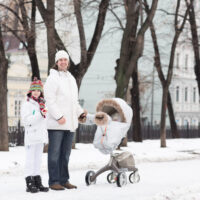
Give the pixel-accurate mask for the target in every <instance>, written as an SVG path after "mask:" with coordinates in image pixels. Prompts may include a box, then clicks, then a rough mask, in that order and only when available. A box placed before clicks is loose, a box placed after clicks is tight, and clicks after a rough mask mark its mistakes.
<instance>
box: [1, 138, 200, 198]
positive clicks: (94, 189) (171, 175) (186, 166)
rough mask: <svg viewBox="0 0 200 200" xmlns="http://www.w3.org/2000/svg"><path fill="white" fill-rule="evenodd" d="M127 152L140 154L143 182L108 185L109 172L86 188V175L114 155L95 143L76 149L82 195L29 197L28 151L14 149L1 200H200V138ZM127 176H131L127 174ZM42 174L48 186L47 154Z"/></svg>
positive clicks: (7, 156)
mask: <svg viewBox="0 0 200 200" xmlns="http://www.w3.org/2000/svg"><path fill="white" fill-rule="evenodd" d="M121 151H129V152H132V153H133V155H134V159H135V163H136V167H137V168H138V169H139V174H140V177H141V180H140V182H139V183H136V184H131V183H127V185H125V186H123V187H121V188H119V187H117V186H116V184H109V183H108V182H107V180H106V176H107V174H108V172H105V173H103V174H101V175H100V176H98V177H97V183H96V184H95V185H91V186H86V184H85V174H86V172H87V171H89V170H94V171H97V170H98V169H100V168H101V167H102V166H104V165H106V164H107V162H108V160H109V155H104V154H102V153H100V152H99V151H98V150H97V149H95V148H94V147H93V145H92V144H80V143H78V144H76V149H73V150H72V153H71V157H70V165H69V168H70V175H71V182H72V183H74V184H76V185H78V189H77V190H65V191H52V190H50V191H49V192H48V193H41V192H40V193H37V194H30V193H26V192H25V181H24V158H25V152H24V147H10V151H9V152H0V160H1V164H0V177H1V178H0V199H1V200H15V199H19V200H27V199H29V200H34V199H43V200H47V199H48V200H49V199H54V200H61V199H64V198H67V199H70V200H73V199H74V200H75V199H81V200H84V199H85V200H86V199H87V200H90V199H92V200H98V199H99V200H100V199H101V200H102V199H104V200H106V199H107V200H110V199H115V198H117V199H119V198H120V199H125V200H129V199H135V200H199V199H200V183H199V180H200V173H199V166H200V159H199V158H200V139H170V140H167V147H166V148H160V141H159V140H145V141H143V142H142V143H135V142H129V143H128V147H123V148H121V150H120V151H119V152H121ZM126 174H127V177H128V175H129V172H127V173H126ZM41 175H42V178H43V182H44V185H47V183H48V173H47V154H46V153H44V154H43V161H42V169H41Z"/></svg>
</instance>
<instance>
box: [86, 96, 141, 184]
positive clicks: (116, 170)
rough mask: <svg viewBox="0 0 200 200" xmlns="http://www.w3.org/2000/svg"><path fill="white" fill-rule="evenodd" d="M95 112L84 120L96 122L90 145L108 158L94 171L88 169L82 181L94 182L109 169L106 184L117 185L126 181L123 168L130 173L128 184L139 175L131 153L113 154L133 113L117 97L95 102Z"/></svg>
mask: <svg viewBox="0 0 200 200" xmlns="http://www.w3.org/2000/svg"><path fill="white" fill-rule="evenodd" d="M96 111H97V113H96V115H91V114H87V117H86V121H85V123H86V124H94V123H96V124H97V130H96V132H95V137H94V141H93V144H94V146H95V147H96V148H97V149H98V150H99V151H100V152H102V153H104V154H110V160H109V162H108V164H107V165H106V166H104V167H102V168H101V169H99V170H98V171H97V172H94V171H88V172H87V173H86V176H85V182H86V184H87V185H88V186H89V185H91V184H95V183H96V179H97V177H98V176H99V175H100V174H102V173H103V172H105V171H111V172H110V173H109V174H108V175H107V181H108V183H116V184H117V186H118V187H122V186H124V185H125V184H127V176H126V172H127V171H129V172H131V173H130V174H129V181H130V183H136V182H139V180H140V176H139V174H138V169H137V168H136V167H135V162H134V158H133V155H132V153H130V152H122V153H113V151H114V150H115V149H116V148H117V147H118V146H119V145H120V143H121V142H122V139H123V138H125V137H126V134H127V131H128V129H129V128H130V124H131V121H132V116H133V112H132V109H131V107H130V106H129V105H128V104H127V103H126V102H125V101H124V100H122V99H120V98H112V99H104V100H102V101H101V102H99V103H98V105H97V108H96Z"/></svg>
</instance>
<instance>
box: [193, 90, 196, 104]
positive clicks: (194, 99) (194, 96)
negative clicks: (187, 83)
mask: <svg viewBox="0 0 200 200" xmlns="http://www.w3.org/2000/svg"><path fill="white" fill-rule="evenodd" d="M193 103H196V87H194V88H193Z"/></svg>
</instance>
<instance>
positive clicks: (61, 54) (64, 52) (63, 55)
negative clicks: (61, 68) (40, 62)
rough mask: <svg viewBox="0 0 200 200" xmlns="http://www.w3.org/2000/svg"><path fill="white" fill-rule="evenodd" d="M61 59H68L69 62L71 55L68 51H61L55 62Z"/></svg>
mask: <svg viewBox="0 0 200 200" xmlns="http://www.w3.org/2000/svg"><path fill="white" fill-rule="evenodd" d="M61 58H66V59H67V60H69V55H68V53H67V52H66V51H64V50H60V51H58V52H57V53H56V56H55V62H57V61H58V60H59V59H61Z"/></svg>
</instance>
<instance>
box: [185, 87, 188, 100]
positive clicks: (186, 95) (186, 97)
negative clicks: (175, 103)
mask: <svg viewBox="0 0 200 200" xmlns="http://www.w3.org/2000/svg"><path fill="white" fill-rule="evenodd" d="M187 101H188V88H187V87H186V88H185V102H187Z"/></svg>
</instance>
